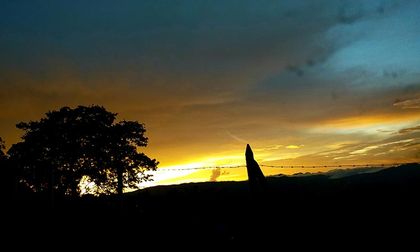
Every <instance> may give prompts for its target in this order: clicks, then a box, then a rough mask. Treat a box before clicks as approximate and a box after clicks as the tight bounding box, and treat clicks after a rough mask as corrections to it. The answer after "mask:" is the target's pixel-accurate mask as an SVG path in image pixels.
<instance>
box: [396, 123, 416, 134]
mask: <svg viewBox="0 0 420 252" xmlns="http://www.w3.org/2000/svg"><path fill="white" fill-rule="evenodd" d="M418 131H420V125H418V126H415V127H410V128H404V129H400V130H399V131H398V133H400V134H408V133H413V132H418Z"/></svg>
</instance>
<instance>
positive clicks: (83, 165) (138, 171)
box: [8, 106, 158, 196]
mask: <svg viewBox="0 0 420 252" xmlns="http://www.w3.org/2000/svg"><path fill="white" fill-rule="evenodd" d="M116 115H117V114H115V113H111V112H108V111H107V110H106V109H105V108H103V107H100V106H90V107H85V106H79V107H77V108H75V109H72V108H69V107H63V108H61V109H60V110H58V111H51V112H48V113H47V114H46V117H44V118H41V119H40V120H39V121H31V122H28V123H26V122H21V123H19V124H17V127H18V128H19V129H22V130H24V131H25V133H24V135H23V137H22V141H21V142H19V143H17V144H14V145H13V146H12V147H11V148H10V150H9V151H8V154H9V155H10V161H11V163H12V164H13V167H14V169H16V171H18V174H19V181H20V183H22V184H23V185H24V186H26V187H27V188H30V189H31V190H32V191H34V192H49V194H50V195H68V196H79V195H80V193H81V187H80V183H81V181H82V180H84V182H85V183H88V182H94V183H95V185H96V186H95V187H94V188H91V190H92V191H93V192H94V193H98V194H103V193H104V194H110V193H119V194H122V193H123V189H124V188H137V187H138V183H139V182H141V181H145V180H149V179H150V175H148V174H145V171H147V170H154V169H156V167H157V165H158V162H157V161H156V160H155V159H150V158H149V157H147V156H146V155H145V154H143V153H139V152H138V150H137V148H139V147H144V146H147V141H148V139H147V137H145V135H144V133H145V131H146V130H145V128H144V125H143V124H140V123H138V122H135V121H121V122H115V120H116Z"/></svg>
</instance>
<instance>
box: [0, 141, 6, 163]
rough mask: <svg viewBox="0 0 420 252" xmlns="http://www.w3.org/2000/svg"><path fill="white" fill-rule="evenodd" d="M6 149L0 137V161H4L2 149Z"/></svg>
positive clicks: (4, 155)
mask: <svg viewBox="0 0 420 252" xmlns="http://www.w3.org/2000/svg"><path fill="white" fill-rule="evenodd" d="M5 148H6V147H5V146H4V141H3V139H2V138H1V137H0V161H2V160H4V159H6V154H5V153H4V149H5Z"/></svg>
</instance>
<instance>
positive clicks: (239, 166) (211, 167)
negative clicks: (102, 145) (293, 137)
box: [156, 163, 407, 172]
mask: <svg viewBox="0 0 420 252" xmlns="http://www.w3.org/2000/svg"><path fill="white" fill-rule="evenodd" d="M404 164H407V163H390V164H335V165H266V164H260V165H259V166H260V167H267V168H280V169H284V168H291V169H294V168H301V169H302V168H303V169H309V168H358V167H359V168H362V167H392V166H398V165H404ZM238 168H246V165H219V166H201V167H188V168H161V169H157V170H156V171H157V172H166V171H191V170H213V169H238Z"/></svg>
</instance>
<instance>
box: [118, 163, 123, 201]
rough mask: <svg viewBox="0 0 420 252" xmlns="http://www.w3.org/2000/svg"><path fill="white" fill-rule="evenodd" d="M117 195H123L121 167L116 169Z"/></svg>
mask: <svg viewBox="0 0 420 252" xmlns="http://www.w3.org/2000/svg"><path fill="white" fill-rule="evenodd" d="M117 181H118V184H117V193H118V195H120V196H122V194H123V169H122V167H121V166H118V168H117Z"/></svg>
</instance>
